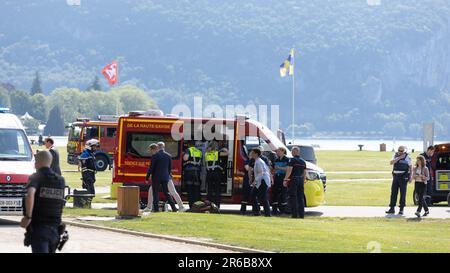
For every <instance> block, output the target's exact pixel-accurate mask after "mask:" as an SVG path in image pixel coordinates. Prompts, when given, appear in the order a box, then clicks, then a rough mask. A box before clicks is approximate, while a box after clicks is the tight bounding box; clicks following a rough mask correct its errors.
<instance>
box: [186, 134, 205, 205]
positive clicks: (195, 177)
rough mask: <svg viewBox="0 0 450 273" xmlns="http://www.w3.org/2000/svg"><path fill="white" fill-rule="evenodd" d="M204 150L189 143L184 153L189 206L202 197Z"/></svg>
mask: <svg viewBox="0 0 450 273" xmlns="http://www.w3.org/2000/svg"><path fill="white" fill-rule="evenodd" d="M202 158H203V154H202V151H201V150H199V149H197V147H195V145H194V143H193V142H192V143H189V144H188V148H187V149H186V150H185V151H184V155H183V181H184V184H185V185H186V187H187V193H188V201H189V207H190V208H192V205H193V204H194V203H195V202H197V201H199V200H200V199H201V197H200V184H201V181H200V175H199V174H200V168H201V165H202Z"/></svg>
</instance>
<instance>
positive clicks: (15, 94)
mask: <svg viewBox="0 0 450 273" xmlns="http://www.w3.org/2000/svg"><path fill="white" fill-rule="evenodd" d="M7 87H9V88H7ZM99 89H100V90H99ZM0 107H8V108H10V109H11V112H12V113H13V114H16V115H17V116H19V117H20V116H22V115H24V114H25V113H28V114H29V115H31V116H32V117H33V118H32V119H31V118H29V119H24V120H23V123H24V126H25V127H26V128H27V133H28V134H36V133H38V132H39V130H38V127H39V125H40V124H45V125H46V126H45V129H44V132H43V133H44V135H57V136H58V135H64V133H65V131H66V129H65V127H66V125H67V124H68V123H70V122H73V121H75V119H76V118H78V117H87V118H92V119H95V118H97V117H98V115H115V114H124V113H127V112H129V111H132V110H147V109H154V108H158V106H157V104H156V103H155V101H154V100H153V99H152V98H150V97H149V96H148V95H147V94H146V92H145V91H144V90H143V89H141V88H138V87H136V86H134V85H130V84H126V85H121V86H117V87H114V88H112V89H110V90H109V91H101V86H100V83H99V79H98V77H96V78H95V79H94V81H93V82H92V84H91V85H90V86H89V87H88V88H86V89H85V90H80V89H78V88H68V87H60V88H55V89H53V90H51V91H50V92H48V94H44V93H43V89H42V87H41V81H40V78H39V74H38V73H36V78H35V79H34V80H33V83H32V87H31V89H30V91H24V90H16V89H15V88H14V87H12V86H11V85H5V84H3V85H0Z"/></svg>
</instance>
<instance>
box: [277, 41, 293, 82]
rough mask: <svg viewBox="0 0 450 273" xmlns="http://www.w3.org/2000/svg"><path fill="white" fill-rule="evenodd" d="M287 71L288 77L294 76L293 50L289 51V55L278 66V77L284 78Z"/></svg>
mask: <svg viewBox="0 0 450 273" xmlns="http://www.w3.org/2000/svg"><path fill="white" fill-rule="evenodd" d="M288 71H289V76H291V75H294V49H293V48H292V49H291V53H290V54H289V56H288V57H287V59H286V60H285V61H284V62H283V63H282V64H281V65H280V76H281V77H285V76H286V74H287V73H288Z"/></svg>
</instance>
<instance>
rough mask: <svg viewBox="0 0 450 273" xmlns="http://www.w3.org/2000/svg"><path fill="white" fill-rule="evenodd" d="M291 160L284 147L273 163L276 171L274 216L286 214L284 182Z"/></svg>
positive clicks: (273, 203)
mask: <svg viewBox="0 0 450 273" xmlns="http://www.w3.org/2000/svg"><path fill="white" fill-rule="evenodd" d="M288 164H289V158H288V157H287V156H286V150H285V149H284V148H283V147H280V148H278V149H277V157H276V158H275V160H274V161H273V163H272V168H273V170H274V173H275V174H274V179H273V180H274V181H273V182H274V183H273V187H272V213H273V214H274V215H277V214H281V213H284V212H285V207H286V205H287V203H286V190H287V188H286V187H285V186H284V185H283V181H284V178H285V175H286V170H287V168H288Z"/></svg>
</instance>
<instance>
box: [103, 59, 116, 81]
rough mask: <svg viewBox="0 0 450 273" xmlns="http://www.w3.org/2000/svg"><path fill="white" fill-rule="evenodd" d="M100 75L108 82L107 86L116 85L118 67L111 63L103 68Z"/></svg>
mask: <svg viewBox="0 0 450 273" xmlns="http://www.w3.org/2000/svg"><path fill="white" fill-rule="evenodd" d="M102 74H103V76H105V78H106V79H107V80H108V83H109V85H114V84H116V83H117V82H118V80H119V65H118V64H117V62H116V61H113V62H112V63H110V64H108V65H107V66H105V68H103V70H102Z"/></svg>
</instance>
